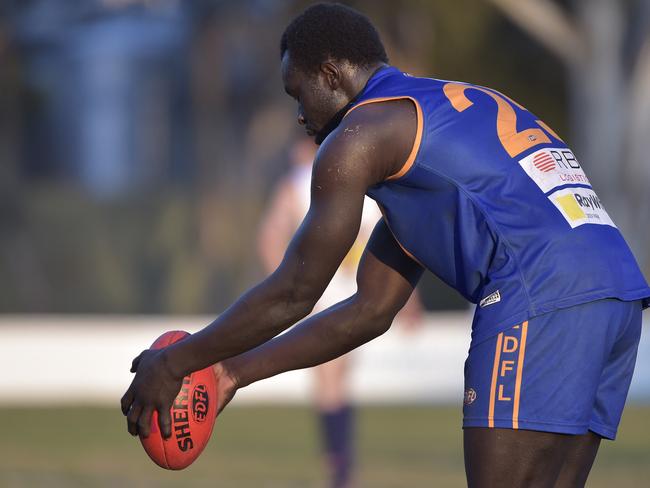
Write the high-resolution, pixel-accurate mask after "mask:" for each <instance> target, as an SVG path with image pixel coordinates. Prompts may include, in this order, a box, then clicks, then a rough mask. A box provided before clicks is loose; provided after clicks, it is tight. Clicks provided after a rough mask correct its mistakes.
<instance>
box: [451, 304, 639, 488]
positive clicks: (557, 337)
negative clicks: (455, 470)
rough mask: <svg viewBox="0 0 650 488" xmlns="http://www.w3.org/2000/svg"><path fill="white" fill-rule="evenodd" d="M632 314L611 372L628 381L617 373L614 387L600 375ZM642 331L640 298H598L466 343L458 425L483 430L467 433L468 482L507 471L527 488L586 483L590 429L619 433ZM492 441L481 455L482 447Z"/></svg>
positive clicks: (592, 450)
mask: <svg viewBox="0 0 650 488" xmlns="http://www.w3.org/2000/svg"><path fill="white" fill-rule="evenodd" d="M632 318H633V319H634V320H632ZM630 320H632V322H635V321H636V322H635V325H634V327H632V329H634V333H631V332H630V333H629V335H630V338H629V340H628V341H627V349H626V353H625V354H624V357H625V361H624V363H625V364H624V366H625V367H623V368H616V371H620V372H621V375H622V376H624V377H625V381H622V382H621V381H620V378H617V380H616V381H618V382H619V383H620V384H621V385H623V386H622V387H621V388H618V387H615V386H614V385H613V383H615V382H613V381H607V380H605V381H603V376H604V372H606V371H607V367H608V364H610V363H611V361H612V351H613V350H616V347H615V345H616V344H617V343H620V339H621V337H623V336H625V335H626V334H625V333H624V332H625V330H627V329H626V328H627V327H628V323H629V322H630ZM639 330H640V304H638V302H637V303H626V302H621V301H618V300H600V301H597V302H592V303H588V304H584V305H579V306H575V307H571V308H569V309H563V310H559V311H556V312H551V313H548V314H545V315H541V316H538V317H535V318H533V319H531V320H530V321H529V322H524V323H522V324H519V325H517V326H515V327H512V328H511V329H508V330H504V331H503V332H501V333H499V334H498V335H497V336H495V337H492V338H490V339H487V340H484V341H482V342H480V343H477V344H472V347H471V348H470V353H469V356H468V359H467V362H466V371H465V382H466V384H465V386H466V392H465V406H464V422H463V424H464V427H465V428H466V429H467V430H470V428H474V427H478V428H481V427H483V428H485V427H487V429H479V430H477V429H471V430H472V432H468V434H467V435H466V438H467V441H468V443H467V445H466V450H467V451H466V452H467V460H468V462H469V463H470V466H468V470H467V473H468V476H472V480H473V482H474V483H475V484H474V486H483V484H481V483H488V482H489V481H490V480H494V479H499V480H502V479H504V477H509V476H510V477H514V479H516V480H522V479H526V480H527V482H526V483H527V485H529V486H537V485H536V483H539V484H540V486H544V483H548V482H549V480H550V479H552V478H553V476H555V477H556V478H560V479H563V480H567V482H569V481H568V480H572V481H570V482H571V483H575V482H576V481H575V480H583V481H582V482H583V483H584V479H586V476H587V475H588V473H589V469H590V467H591V464H592V463H593V459H594V457H595V455H596V452H597V447H598V442H597V439H594V438H593V437H592V436H590V435H586V434H587V433H588V431H589V430H592V431H593V432H595V433H596V434H598V435H600V436H604V437H611V436H612V435H613V434H614V433H615V428H616V426H617V425H618V420H619V418H620V411H621V410H622V405H623V403H624V401H625V395H626V394H627V387H628V386H629V379H630V378H631V373H632V370H633V364H634V357H633V354H632V353H633V352H634V353H635V352H636V344H637V342H638V334H639ZM635 334H636V335H635ZM605 376H606V377H608V375H605ZM609 376H612V375H609ZM601 397H602V398H607V399H608V400H607V401H600V400H599V398H601ZM612 405H614V406H615V408H613V407H612ZM617 409H618V410H617ZM617 411H618V414H617ZM602 419H606V420H602ZM496 429H511V430H509V431H508V432H505V433H500V432H498V431H496ZM490 430H493V431H494V432H492V433H491V432H490ZM525 431H538V432H532V433H526V432H525ZM544 433H546V434H544ZM562 434H569V435H562ZM581 439H582V440H581ZM490 445H491V446H492V447H491V448H490V454H488V455H487V461H486V460H485V459H486V458H485V457H484V458H480V456H479V453H480V451H482V450H485V449H487V448H488V447H489V446H490ZM499 459H501V461H499ZM558 459H560V460H562V459H567V460H568V461H565V462H559V461H558ZM531 477H532V478H531ZM553 483H555V480H553ZM485 486H491V485H490V484H485ZM509 486H517V485H514V484H513V485H509ZM523 486H525V485H523ZM572 486H580V485H575V484H573V485H572Z"/></svg>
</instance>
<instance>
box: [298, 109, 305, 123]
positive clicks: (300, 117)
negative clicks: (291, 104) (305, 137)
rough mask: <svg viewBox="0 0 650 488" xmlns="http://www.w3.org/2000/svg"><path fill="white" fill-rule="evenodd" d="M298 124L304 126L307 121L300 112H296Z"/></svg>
mask: <svg viewBox="0 0 650 488" xmlns="http://www.w3.org/2000/svg"><path fill="white" fill-rule="evenodd" d="M298 123H299V124H300V125H305V124H306V123H307V119H305V116H304V115H303V113H302V110H298Z"/></svg>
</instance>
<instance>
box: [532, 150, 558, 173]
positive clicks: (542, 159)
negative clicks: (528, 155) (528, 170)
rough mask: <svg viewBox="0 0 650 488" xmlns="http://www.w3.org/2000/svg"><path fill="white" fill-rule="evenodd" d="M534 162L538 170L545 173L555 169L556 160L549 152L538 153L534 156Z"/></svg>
mask: <svg viewBox="0 0 650 488" xmlns="http://www.w3.org/2000/svg"><path fill="white" fill-rule="evenodd" d="M533 164H534V165H535V167H536V168H537V169H538V170H540V171H542V172H544V173H548V172H549V171H553V170H554V169H555V160H554V159H553V158H552V157H551V155H550V154H549V153H547V152H541V153H539V154H536V155H535V157H534V158H533Z"/></svg>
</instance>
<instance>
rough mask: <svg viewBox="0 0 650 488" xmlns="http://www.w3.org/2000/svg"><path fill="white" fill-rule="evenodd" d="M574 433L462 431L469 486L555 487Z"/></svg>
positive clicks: (480, 429)
mask: <svg viewBox="0 0 650 488" xmlns="http://www.w3.org/2000/svg"><path fill="white" fill-rule="evenodd" d="M573 437H575V436H572V435H566V434H554V433H550V432H535V431H529V430H513V429H499V428H492V429H491V428H480V427H473V428H466V429H465V430H464V452H465V472H466V474H467V484H468V486H469V487H470V488H502V487H509V488H546V487H553V486H555V482H556V480H557V478H558V476H559V475H560V472H561V470H562V466H563V463H564V461H565V459H566V455H567V453H568V452H569V450H570V447H571V445H572V440H573V439H572V438H573Z"/></svg>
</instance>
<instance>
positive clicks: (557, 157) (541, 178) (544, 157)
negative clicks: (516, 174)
mask: <svg viewBox="0 0 650 488" xmlns="http://www.w3.org/2000/svg"><path fill="white" fill-rule="evenodd" d="M519 164H520V165H521V167H522V168H523V170H524V171H525V172H526V174H527V175H528V176H530V178H531V179H532V180H533V181H534V182H535V183H536V184H537V186H539V187H540V188H541V189H542V191H543V192H544V193H548V192H549V191H551V190H552V189H553V188H556V187H558V186H562V185H569V184H571V185H575V184H581V185H591V184H590V183H589V179H588V178H587V176H586V175H585V172H584V171H583V170H582V167H580V163H579V162H578V160H577V159H576V157H575V156H574V154H573V152H571V150H570V149H567V148H549V149H540V150H539V151H535V152H534V153H533V154H531V155H529V156H526V157H525V158H524V159H522V160H521V161H519Z"/></svg>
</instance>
